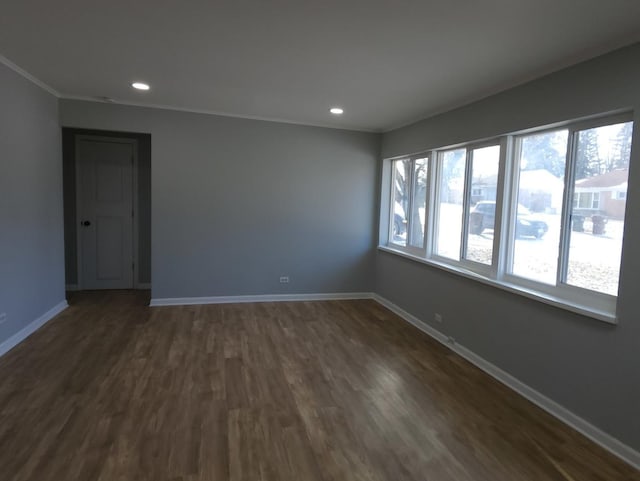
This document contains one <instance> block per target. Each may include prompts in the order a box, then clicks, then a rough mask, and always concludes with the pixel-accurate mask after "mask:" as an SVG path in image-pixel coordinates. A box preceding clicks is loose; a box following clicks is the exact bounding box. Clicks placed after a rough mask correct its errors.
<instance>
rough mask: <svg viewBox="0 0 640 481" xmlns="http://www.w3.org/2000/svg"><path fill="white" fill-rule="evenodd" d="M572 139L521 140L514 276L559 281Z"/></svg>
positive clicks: (548, 135)
mask: <svg viewBox="0 0 640 481" xmlns="http://www.w3.org/2000/svg"><path fill="white" fill-rule="evenodd" d="M568 138H569V132H568V131H567V130H558V131H552V132H545V133H542V134H537V135H527V136H523V137H520V138H518V139H517V140H516V151H517V154H518V155H517V157H516V161H517V166H518V170H517V175H516V179H515V180H514V184H515V191H516V195H515V199H516V202H517V204H516V205H515V206H514V207H513V208H512V213H511V218H510V222H509V227H510V229H511V231H510V235H511V240H512V246H513V255H512V262H511V266H510V267H511V271H510V272H511V273H512V274H514V275H516V276H520V277H525V278H527V279H532V280H535V281H539V282H544V283H547V284H555V283H556V278H557V267H558V254H559V244H560V226H561V213H562V198H563V195H564V175H565V158H566V154H567V139H568ZM513 211H515V212H513ZM543 237H544V239H543Z"/></svg>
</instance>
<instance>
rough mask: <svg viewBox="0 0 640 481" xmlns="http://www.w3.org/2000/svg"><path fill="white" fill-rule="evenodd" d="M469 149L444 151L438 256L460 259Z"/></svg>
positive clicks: (441, 166) (440, 184)
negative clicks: (465, 177)
mask: <svg viewBox="0 0 640 481" xmlns="http://www.w3.org/2000/svg"><path fill="white" fill-rule="evenodd" d="M466 154H467V152H466V149H457V150H447V151H444V152H440V154H439V159H438V165H439V168H440V176H439V177H440V178H439V182H438V200H437V205H438V220H437V222H436V231H437V233H438V237H437V243H436V254H437V255H439V256H442V257H448V258H450V259H456V260H458V259H460V245H461V244H460V239H461V234H460V233H461V232H462V214H463V212H462V206H463V197H464V187H465V185H464V173H465V166H466V161H467V158H466Z"/></svg>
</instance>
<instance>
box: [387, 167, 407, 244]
mask: <svg viewBox="0 0 640 481" xmlns="http://www.w3.org/2000/svg"><path fill="white" fill-rule="evenodd" d="M410 179H411V161H410V160H396V161H394V162H393V196H392V199H393V214H392V223H391V242H392V243H393V244H396V245H400V246H406V245H407V216H406V214H405V213H406V212H408V211H409V187H410Z"/></svg>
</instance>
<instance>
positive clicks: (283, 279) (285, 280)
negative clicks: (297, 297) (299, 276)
mask: <svg viewBox="0 0 640 481" xmlns="http://www.w3.org/2000/svg"><path fill="white" fill-rule="evenodd" d="M280 284H289V276H281V277H280Z"/></svg>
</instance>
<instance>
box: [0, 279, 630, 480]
mask: <svg viewBox="0 0 640 481" xmlns="http://www.w3.org/2000/svg"><path fill="white" fill-rule="evenodd" d="M147 301H148V299H147V294H146V293H140V292H133V291H129V292H127V291H111V292H87V293H74V294H73V295H72V296H70V304H71V307H70V308H69V309H67V310H66V311H65V312H63V313H62V314H60V315H59V316H58V317H57V318H56V319H54V320H52V321H51V322H49V323H48V324H47V325H46V326H45V327H43V328H42V329H41V330H39V331H38V332H36V333H35V334H34V335H33V336H31V337H30V338H29V339H27V340H26V341H25V342H24V343H23V344H21V345H20V346H18V347H16V348H15V349H13V350H12V351H10V352H9V353H7V354H6V355H5V356H4V357H2V358H0V379H1V381H0V479H2V480H7V481H9V480H11V481H23V480H37V481H52V480H56V481H74V480H98V481H107V480H108V481H118V480H153V481H169V480H172V481H178V480H182V481H199V480H215V481H226V480H230V481H249V480H250V481H261V480H265V481H272V480H273V481H276V480H277V481H287V480H295V481H307V480H309V481H339V480H354V481H359V480H367V481H369V480H371V481H401V480H412V481H413V480H429V481H449V480H451V481H479V480H483V481H485V480H486V481H516V480H535V481H546V480H549V481H589V480H602V481H617V480H620V481H623V480H624V481H635V480H640V473H638V472H637V471H635V470H633V469H632V468H631V467H629V466H627V465H626V464H624V463H622V462H621V461H619V460H617V459H616V458H615V457H613V456H612V455H610V454H608V453H607V452H605V451H604V450H603V449H601V448H599V447H598V446H596V445H594V444H593V443H591V442H590V441H588V440H587V439H585V438H584V437H582V436H581V435H580V434H578V433H576V432H574V431H572V430H571V429H570V428H568V427H566V426H565V425H563V424H561V423H560V422H558V421H557V420H555V419H554V418H552V417H551V416H549V415H548V414H546V413H545V412H543V411H541V410H540V409H538V408H537V407H535V406H534V405H532V404H530V403H529V402H528V401H526V400H525V399H523V398H521V397H520V396H518V395H517V394H515V393H514V392H512V391H511V390H509V389H508V388H506V387H504V386H503V385H501V384H499V383H498V382H496V381H494V380H493V379H491V378H490V377H489V376H487V375H486V374H484V373H483V372H481V371H479V370H478V369H476V368H475V367H473V366H471V365H470V364H468V363H467V362H466V361H464V360H463V359H461V358H460V357H458V356H456V355H455V354H453V353H451V352H450V351H448V350H447V349H445V348H444V347H442V346H440V345H439V344H438V343H436V342H435V341H433V340H431V339H430V338H429V337H428V336H426V335H424V334H423V333H421V332H419V331H418V330H416V329H415V328H413V327H412V326H410V325H408V324H406V323H405V322H404V321H402V320H400V319H399V318H397V317H396V316H395V315H394V314H392V313H391V312H389V311H388V310H386V309H385V308H383V307H381V306H380V305H378V304H377V303H375V302H373V301H368V300H367V301H331V302H296V303H287V302H283V303H259V304H225V305H209V306H188V307H157V308H149V307H146V306H145V304H146V303H147Z"/></svg>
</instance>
